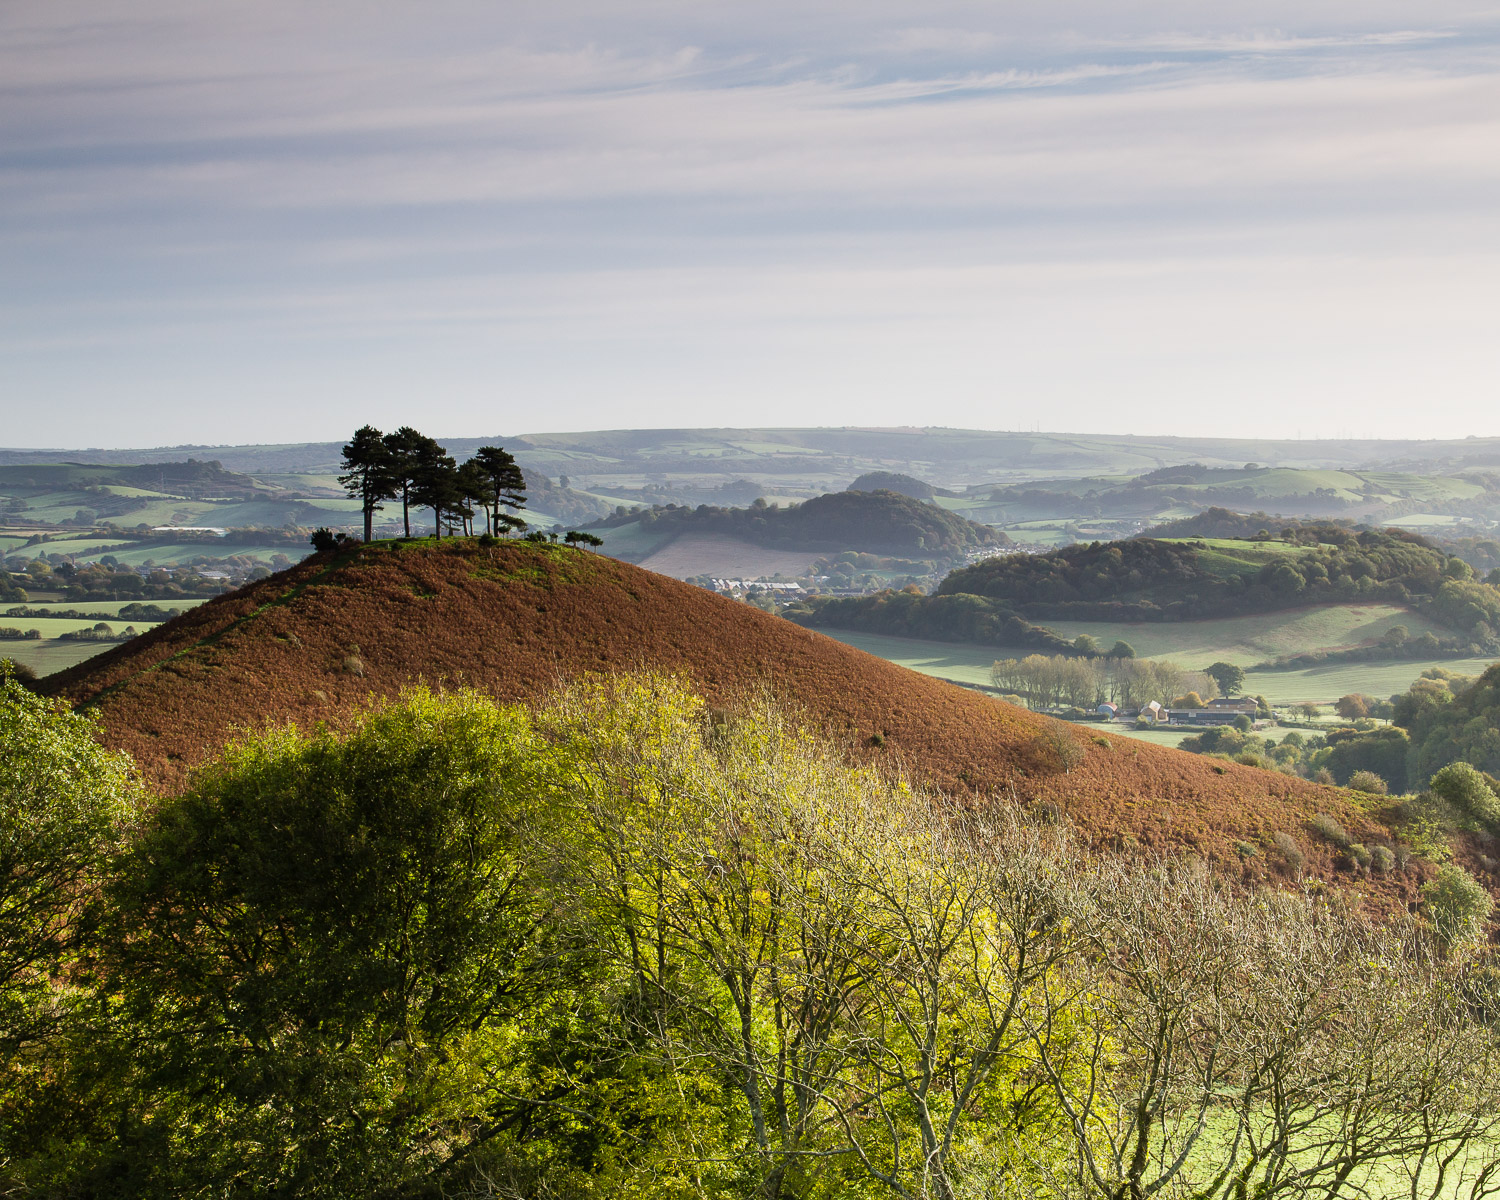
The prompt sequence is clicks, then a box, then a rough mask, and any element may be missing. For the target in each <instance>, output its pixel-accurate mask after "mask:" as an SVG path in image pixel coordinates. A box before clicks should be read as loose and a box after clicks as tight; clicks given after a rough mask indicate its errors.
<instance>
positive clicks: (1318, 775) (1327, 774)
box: [1312, 767, 1338, 787]
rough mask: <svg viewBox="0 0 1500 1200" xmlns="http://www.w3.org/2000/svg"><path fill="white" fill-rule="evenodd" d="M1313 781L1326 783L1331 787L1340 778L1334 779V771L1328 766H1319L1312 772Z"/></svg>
mask: <svg viewBox="0 0 1500 1200" xmlns="http://www.w3.org/2000/svg"><path fill="white" fill-rule="evenodd" d="M1312 781H1313V782H1314V783H1324V784H1327V785H1328V786H1330V787H1332V786H1333V785H1334V784H1336V783H1337V782H1338V780H1336V779H1334V777H1333V772H1332V771H1330V770H1329V769H1328V768H1327V767H1319V768H1318V769H1317V770H1316V771H1314V772H1313V774H1312Z"/></svg>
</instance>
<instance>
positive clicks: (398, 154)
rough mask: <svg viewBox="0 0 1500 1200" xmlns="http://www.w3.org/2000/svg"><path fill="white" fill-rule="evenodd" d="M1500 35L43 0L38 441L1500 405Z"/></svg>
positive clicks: (20, 203) (18, 6)
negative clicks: (372, 427)
mask: <svg viewBox="0 0 1500 1200" xmlns="http://www.w3.org/2000/svg"><path fill="white" fill-rule="evenodd" d="M1127 10H1128V12H1127ZM1497 67H1500V9H1497V8H1489V7H1479V6H1476V5H1471V4H1455V3H1444V2H1443V0H1428V2H1427V3H1423V4H1415V3H1410V2H1405V3H1382V2H1381V0H1358V2H1355V0H1349V2H1343V0H1339V2H1335V3H1319V2H1317V0H1298V2H1297V3H1282V2H1279V0H1256V2H1255V3H1247V2H1244V0H1219V2H1218V3H1207V2H1198V3H1186V2H1184V3H1155V4H1153V3H1149V2H1148V3H1132V4H1129V5H1126V4H1122V3H1119V0H1109V2H1107V3H1103V2H1101V3H1093V4H1091V3H1068V2H1057V0H1048V2H1046V3H1042V2H1040V0H1030V2H1028V3H1025V4H1020V3H1009V2H991V3H977V2H976V3H961V2H948V0H923V2H921V3H916V2H912V3H894V2H885V0H812V2H809V0H798V2H797V3H784V2H782V0H756V2H755V3H749V2H740V3H715V2H713V0H628V2H625V0H613V2H612V3H587V2H579V3H574V2H571V0H547V2H545V3H541V2H537V3H533V2H530V0H491V2H488V3H480V2H478V0H422V2H421V3H417V2H416V0H410V2H406V3H397V2H393V0H357V2H356V0H318V2H317V3H307V2H306V0H295V2H293V0H251V2H246V3H238V2H220V0H109V2H105V0H4V3H0V415H3V422H0V444H4V445H12V446H25V445H33V446H84V445H90V446H117V445H118V446H123V445H154V444H163V443H167V444H175V443H183V442H195V443H217V442H263V441H271V442H274V441H300V440H314V439H316V440H323V439H330V438H339V437H343V436H345V435H346V434H347V433H348V432H349V431H350V430H352V429H353V428H354V427H355V426H356V425H358V424H361V423H363V422H365V421H367V420H368V421H371V422H373V423H374V424H376V425H380V426H382V427H389V426H394V425H396V424H400V423H403V422H410V423H413V424H416V425H418V426H420V427H421V428H423V429H427V430H430V431H431V432H433V433H435V434H440V435H448V436H459V435H474V436H481V435H488V434H506V433H521V432H526V431H540V430H561V429H590V428H615V427H622V426H667V425H693V426H707V425H751V424H760V425H767V424H779V425H846V424H863V425H933V424H943V425H959V426H975V427H983V428H992V429H1031V428H1038V427H1039V428H1041V429H1047V430H1061V429H1065V430H1080V431H1084V430H1088V431H1110V432H1131V431H1136V432H1150V433H1169V432H1181V433H1198V434H1236V435H1241V436H1254V435H1255V434H1257V433H1260V432H1266V433H1276V434H1291V435H1295V434H1297V433H1298V432H1299V431H1300V432H1301V433H1302V434H1303V435H1304V436H1314V435H1336V434H1339V433H1342V432H1351V433H1358V434H1361V435H1371V434H1374V435H1392V436H1395V435H1402V436H1413V435H1416V436H1422V435H1431V436H1439V435H1443V436H1461V435H1465V434H1470V433H1475V434H1490V435H1493V434H1500V415H1497V414H1500V407H1497V404H1496V401H1497V399H1500V396H1497V383H1500V74H1497Z"/></svg>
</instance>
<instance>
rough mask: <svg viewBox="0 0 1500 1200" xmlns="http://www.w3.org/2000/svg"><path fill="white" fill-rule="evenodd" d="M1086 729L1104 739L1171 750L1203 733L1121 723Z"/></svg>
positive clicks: (1196, 730) (1194, 730) (1192, 730)
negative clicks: (1126, 739)
mask: <svg viewBox="0 0 1500 1200" xmlns="http://www.w3.org/2000/svg"><path fill="white" fill-rule="evenodd" d="M1080 728H1085V727H1084V726H1080ZM1086 728H1089V729H1095V730H1097V731H1098V732H1099V733H1100V734H1101V735H1102V736H1104V737H1116V736H1118V737H1128V738H1133V739H1134V740H1135V741H1138V742H1150V743H1151V744H1152V745H1153V746H1169V747H1171V748H1172V749H1173V750H1175V749H1177V747H1178V746H1180V745H1182V740H1183V739H1184V738H1190V737H1193V736H1194V735H1195V734H1199V733H1202V732H1203V730H1201V729H1136V728H1135V727H1134V726H1132V725H1127V724H1126V723H1125V722H1123V721H1118V722H1113V723H1110V724H1101V725H1089V726H1087V727H1086Z"/></svg>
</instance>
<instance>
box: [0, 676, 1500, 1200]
mask: <svg viewBox="0 0 1500 1200" xmlns="http://www.w3.org/2000/svg"><path fill="white" fill-rule="evenodd" d="M16 691H18V690H16ZM0 704H3V707H0V729H3V731H4V732H5V733H6V735H7V736H6V737H5V738H3V739H0V767H4V768H6V769H4V770H0V801H3V804H4V806H3V807H0V813H3V814H6V815H7V816H9V815H10V814H13V813H14V814H24V819H18V820H15V821H13V822H12V825H9V826H7V827H6V828H7V830H10V829H11V828H15V829H18V830H21V831H23V832H33V831H37V830H41V831H44V834H45V836H39V837H33V838H32V839H31V840H30V841H28V840H26V838H20V839H9V840H6V841H4V842H0V852H4V853H8V854H11V856H12V857H11V858H9V859H7V860H5V863H4V864H3V865H5V866H7V867H8V868H9V869H8V870H7V871H6V872H5V873H0V892H3V895H4V898H5V899H7V900H9V899H10V898H11V896H12V895H13V894H16V889H17V888H24V889H27V890H26V891H25V893H24V894H25V895H26V896H28V897H34V901H33V902H30V903H28V904H24V905H20V906H16V905H12V904H8V903H7V904H0V964H8V963H11V962H13V961H16V958H17V955H18V954H20V955H27V956H29V957H28V958H27V965H25V966H24V968H23V969H22V970H21V971H20V973H19V976H18V977H19V978H21V979H22V980H23V982H24V986H22V987H20V988H12V989H11V990H10V991H6V990H5V989H6V988H7V987H9V986H10V985H9V984H8V982H7V978H8V977H7V976H5V975H3V974H0V998H3V999H4V1001H5V1003H6V1004H8V1005H10V1007H9V1008H6V1009H4V1010H0V1011H3V1013H4V1015H5V1017H6V1019H7V1020H12V1019H14V1020H15V1021H16V1022H17V1023H14V1024H11V1025H7V1026H5V1027H4V1029H7V1030H11V1029H14V1030H20V1031H21V1034H20V1036H21V1038H22V1039H23V1040H24V1046H25V1055H26V1056H27V1057H25V1058H24V1059H22V1060H17V1059H15V1058H14V1057H13V1058H11V1060H10V1061H9V1062H8V1063H7V1071H6V1074H5V1075H4V1077H3V1078H4V1094H3V1104H4V1109H3V1112H4V1117H5V1119H4V1120H3V1121H0V1181H3V1183H4V1185H5V1187H6V1188H7V1190H8V1191H11V1192H14V1193H17V1194H39V1195H90V1196H96V1197H100V1198H101V1200H124V1198H125V1197H147V1196H150V1197H155V1196H164V1195H203V1196H207V1195H277V1196H283V1197H325V1196H326V1197H335V1196H336V1197H340V1198H346V1197H353V1198H359V1197H369V1198H372V1200H373V1198H374V1197H377V1196H381V1197H396V1196H412V1197H416V1196H424V1195H455V1196H462V1195H471V1196H472V1195H490V1196H496V1195H500V1196H503V1195H560V1196H581V1195H629V1196H642V1197H663V1198H665V1197H677V1196H682V1195H713V1196H724V1197H744V1198H746V1200H748V1198H749V1197H752V1196H753V1197H762V1198H764V1197H781V1198H788V1200H789V1198H792V1197H808V1198H812V1197H828V1196H863V1197H876V1196H891V1197H902V1198H903V1200H905V1198H910V1197H918V1196H922V1197H942V1198H943V1200H956V1198H957V1197H960V1196H975V1195H1020V1196H1036V1197H1051V1198H1056V1200H1084V1198H1090V1200H1092V1198H1097V1200H1106V1198H1110V1200H1113V1198H1116V1197H1120V1196H1127V1197H1128V1196H1146V1195H1156V1194H1160V1195H1205V1196H1207V1195H1220V1194H1223V1193H1224V1190H1225V1189H1224V1185H1225V1183H1226V1181H1233V1182H1234V1183H1235V1184H1236V1185H1242V1190H1243V1191H1244V1193H1245V1194H1247V1195H1257V1196H1262V1197H1278V1196H1285V1197H1289V1198H1290V1197H1295V1196H1305V1195H1307V1194H1309V1192H1310V1191H1315V1192H1316V1193H1317V1194H1319V1195H1323V1196H1328V1197H1331V1198H1339V1197H1346V1196H1348V1197H1353V1196H1356V1195H1365V1194H1369V1192H1370V1190H1371V1189H1370V1183H1371V1181H1372V1180H1373V1179H1381V1178H1399V1179H1403V1180H1409V1181H1412V1186H1413V1190H1416V1191H1418V1192H1419V1194H1429V1192H1430V1187H1431V1185H1432V1184H1433V1183H1434V1182H1436V1181H1437V1171H1438V1167H1437V1165H1436V1164H1437V1163H1439V1162H1440V1163H1441V1169H1442V1172H1443V1175H1442V1182H1443V1183H1444V1184H1445V1185H1447V1186H1456V1187H1459V1188H1460V1189H1467V1188H1469V1187H1471V1186H1472V1185H1473V1184H1475V1183H1476V1182H1478V1181H1479V1180H1480V1179H1481V1178H1483V1177H1484V1175H1483V1173H1484V1172H1489V1173H1490V1175H1493V1172H1494V1171H1495V1169H1496V1155H1495V1150H1494V1146H1495V1139H1496V1135H1497V1132H1500V1128H1497V1120H1500V1118H1497V1112H1500V1092H1497V1083H1496V1080H1497V1079H1500V1072H1497V1071H1496V1067H1497V1065H1500V1060H1497V1049H1500V1039H1497V1034H1496V1030H1495V1028H1494V1026H1493V1024H1492V1023H1490V1022H1489V1021H1487V1020H1485V1019H1483V1014H1484V1012H1485V1011H1487V1010H1486V1009H1485V1007H1484V1006H1485V1004H1487V1003H1489V1004H1492V1002H1493V996H1492V989H1491V990H1486V988H1487V986H1488V985H1487V984H1486V980H1487V979H1488V978H1489V976H1488V975H1487V974H1486V972H1487V970H1488V969H1489V968H1488V963H1487V960H1486V959H1485V958H1484V957H1483V951H1482V949H1481V948H1480V946H1479V944H1478V942H1477V939H1475V937H1474V936H1473V935H1474V932H1475V931H1476V930H1477V929H1478V928H1479V926H1480V922H1481V921H1482V920H1483V912H1482V908H1483V905H1482V898H1480V897H1476V896H1475V895H1474V894H1473V888H1472V880H1469V879H1468V877H1467V876H1462V875H1461V874H1459V875H1453V876H1452V878H1451V879H1449V878H1440V879H1439V880H1438V881H1437V882H1436V883H1435V884H1434V885H1433V886H1432V887H1431V888H1430V889H1429V893H1428V897H1427V910H1428V913H1429V916H1430V920H1431V927H1428V926H1427V925H1424V924H1423V923H1422V922H1420V921H1419V920H1415V919H1408V918H1406V917H1405V916H1402V917H1401V918H1399V919H1396V920H1394V921H1393V922H1392V923H1390V924H1388V925H1385V926H1374V925H1371V924H1369V923H1367V922H1366V921H1365V920H1364V919H1362V918H1361V917H1360V916H1359V915H1358V914H1357V912H1355V911H1354V908H1353V906H1348V905H1334V904H1325V903H1323V902H1322V901H1320V900H1318V899H1317V898H1315V897H1311V896H1307V895H1303V894H1295V893H1285V894H1278V893H1269V894H1267V895H1263V896H1257V897H1253V898H1243V899H1241V898H1238V897H1236V895H1235V894H1234V892H1233V890H1232V889H1227V888H1224V887H1222V886H1220V883H1219V881H1217V880H1215V879H1213V878H1212V877H1211V876H1209V875H1208V874H1207V872H1205V871H1204V870H1203V869H1202V867H1201V865H1199V864H1192V863H1172V862H1168V861H1155V862H1150V863H1147V864H1144V865H1143V866H1140V867H1135V866H1131V865H1129V864H1124V863H1096V862H1094V861H1093V860H1091V859H1089V858H1087V857H1086V856H1084V855H1081V854H1080V853H1078V852H1077V851H1076V850H1075V849H1074V848H1073V847H1072V845H1071V844H1070V842H1069V839H1068V836H1067V831H1066V828H1065V827H1059V826H1039V825H1035V824H1031V823H1028V822H1027V821H1026V820H1025V819H1024V817H1023V815H1022V814H1021V813H1019V812H1006V811H1005V810H1003V809H991V810H989V811H988V812H986V813H985V814H978V813H969V814H967V815H965V816H963V817H961V818H952V817H949V816H945V815H944V813H943V810H942V809H941V808H940V807H939V806H935V805H934V804H933V803H932V800H933V797H929V796H926V795H922V794H920V793H918V792H916V791H914V790H913V789H912V788H911V787H910V786H909V785H908V784H906V783H905V782H903V781H902V780H901V779H900V778H897V777H890V776H885V775H881V774H878V773H875V772H873V771H870V770H868V769H851V768H850V767H848V766H847V765H846V764H845V763H844V762H843V760H842V759H841V758H840V756H839V755H838V754H837V753H836V751H835V750H834V749H833V748H832V747H830V746H826V745H824V744H822V743H821V742H819V741H817V740H816V739H813V738H811V737H809V736H808V735H806V734H805V733H804V732H802V731H801V730H799V729H798V728H796V727H795V726H794V725H792V724H790V723H789V722H788V721H787V719H786V717H785V716H784V714H782V713H781V712H779V711H778V710H777V709H776V708H775V707H774V706H773V705H771V704H769V703H768V702H767V701H765V700H764V699H763V698H758V697H749V698H743V699H742V700H741V701H739V702H738V703H737V704H736V705H735V706H734V707H733V708H732V709H730V710H727V711H716V712H709V711H708V710H706V709H705V707H704V705H703V704H702V703H701V702H700V701H699V700H697V699H696V698H695V697H693V696H692V695H691V694H690V693H688V692H687V691H686V690H684V689H683V687H682V686H681V685H680V684H678V683H676V682H674V681H672V680H667V679H661V678H655V677H645V678H636V679H629V680H606V681H601V682H593V683H587V684H579V685H575V686H573V687H571V688H568V689H566V690H564V691H563V692H561V693H560V694H558V695H557V696H556V697H554V698H553V700H552V701H551V702H550V703H548V704H547V705H545V706H544V707H543V708H541V709H540V710H539V711H536V712H532V711H530V710H527V709H523V708H520V707H509V706H498V705H496V704H494V703H493V702H492V701H490V700H488V699H485V698H482V697H479V696H477V695H471V694H459V695H452V696H433V695H430V694H427V693H422V692H416V693H412V694H410V695H408V696H407V697H405V698H404V699H402V700H401V701H399V702H394V703H389V704H386V705H385V706H383V707H381V708H378V709H376V710H374V711H372V712H369V713H367V714H365V715H364V716H363V717H362V718H360V719H359V720H358V721H356V722H355V723H354V725H353V727H352V728H351V729H350V730H349V731H348V732H347V733H344V734H335V733H332V732H329V731H326V730H324V731H320V732H318V733H315V734H312V735H303V734H300V733H296V732H293V731H281V732H273V733H270V734H267V735H264V736H261V737H257V738H252V739H249V740H247V741H245V742H243V743H242V744H241V745H240V746H239V747H237V748H236V749H234V750H232V751H231V752H230V753H229V754H228V755H227V756H226V757H225V758H224V759H223V760H222V761H221V762H219V763H218V764H216V765H213V766H210V767H209V768H208V769H206V770H205V771H204V772H203V773H201V774H200V775H199V776H198V777H197V778H196V779H195V781H194V783H193V785H192V787H191V788H190V789H189V790H188V791H187V792H186V793H185V794H183V795H181V796H178V797H171V798H163V799H161V800H159V801H157V802H156V803H154V804H151V805H146V806H138V805H136V804H135V803H133V798H132V797H130V796H129V794H128V785H127V784H126V782H125V777H124V774H123V772H122V771H121V770H120V769H119V764H117V763H116V762H115V760H112V759H110V758H109V757H108V756H107V755H103V754H102V752H100V751H98V750H97V748H95V747H93V746H92V743H91V741H90V740H89V739H88V738H87V731H86V727H85V723H83V722H82V721H80V720H79V719H78V718H75V717H72V716H69V715H67V714H63V713H59V712H55V711H53V710H51V709H48V708H46V707H45V705H44V704H43V702H41V701H37V700H35V699H34V698H31V697H28V696H25V695H24V694H20V695H17V694H15V693H14V692H13V690H11V689H9V688H7V689H6V690H4V691H0ZM70 739H72V740H70ZM64 763H65V764H66V769H65V770H62V771H61V773H59V772H57V771H52V772H51V773H50V774H49V771H51V768H50V767H49V766H48V764H54V765H58V766H61V765H62V764H64ZM8 764H9V765H13V767H14V769H13V770H12V769H9V766H8ZM38 764H42V765H41V767H40V769H39V768H38ZM60 797H65V798H67V799H66V801H65V802H60V800H59V798H60ZM127 814H128V815H127ZM39 816H43V817H45V818H46V819H44V820H40V821H39V820H38V817H39ZM1281 836H1282V837H1283V838H1285V840H1286V842H1287V843H1288V845H1289V846H1290V852H1291V853H1294V854H1300V851H1298V848H1297V844H1296V840H1295V839H1294V838H1293V837H1291V835H1288V834H1283V835H1281ZM1288 861H1290V860H1288ZM49 864H50V865H49ZM1289 869H1290V868H1289ZM5 889H9V890H5ZM89 901H91V903H88V902H89ZM85 911H86V913H87V918H88V919H87V920H81V919H78V918H79V917H80V916H82V915H84V914H85ZM16 912H24V913H26V914H27V916H26V920H25V921H24V922H23V923H21V924H19V925H17V924H7V923H6V922H9V921H11V914H13V913H16ZM38 1021H40V1022H42V1024H41V1025H38V1024H37V1022H38ZM18 1061H20V1062H21V1063H22V1064H23V1065H22V1066H21V1067H20V1068H19V1069H18V1068H17V1066H16V1063H17V1062H18ZM1417 1185H1422V1186H1420V1187H1418V1186H1417ZM1234 1194H1238V1193H1237V1192H1235V1193H1234ZM1462 1194H1469V1193H1468V1191H1463V1192H1462ZM1475 1194H1478V1193H1475Z"/></svg>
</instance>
